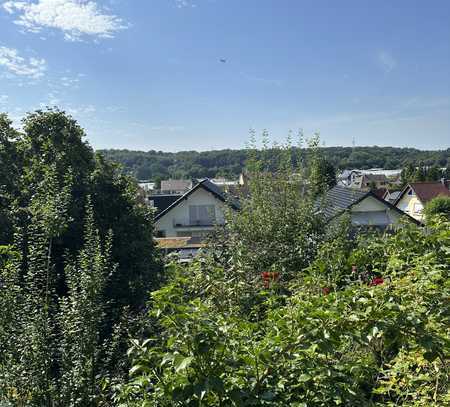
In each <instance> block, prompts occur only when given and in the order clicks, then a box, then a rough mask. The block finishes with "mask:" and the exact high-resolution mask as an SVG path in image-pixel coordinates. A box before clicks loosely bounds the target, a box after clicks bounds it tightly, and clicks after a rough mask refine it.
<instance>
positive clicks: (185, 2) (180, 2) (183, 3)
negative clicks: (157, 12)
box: [175, 0, 197, 8]
mask: <svg viewBox="0 0 450 407" xmlns="http://www.w3.org/2000/svg"><path fill="white" fill-rule="evenodd" d="M175 4H176V5H177V7H178V8H184V7H197V5H196V4H195V3H193V2H192V1H190V0H175Z"/></svg>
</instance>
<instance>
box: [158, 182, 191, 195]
mask: <svg viewBox="0 0 450 407" xmlns="http://www.w3.org/2000/svg"><path fill="white" fill-rule="evenodd" d="M192 187H193V182H192V180H190V179H168V180H163V181H161V193H162V194H184V193H185V192H186V191H188V190H190V189H191V188H192Z"/></svg>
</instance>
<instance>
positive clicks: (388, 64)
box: [376, 50, 397, 73]
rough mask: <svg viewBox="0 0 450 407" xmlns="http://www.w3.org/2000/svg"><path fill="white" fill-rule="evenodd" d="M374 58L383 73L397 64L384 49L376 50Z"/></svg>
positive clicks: (389, 70)
mask: <svg viewBox="0 0 450 407" xmlns="http://www.w3.org/2000/svg"><path fill="white" fill-rule="evenodd" d="M376 59H377V63H378V65H379V66H380V68H381V69H382V70H383V71H384V72H385V73H389V72H391V71H392V70H393V69H395V68H396V66H397V61H396V59H395V58H394V57H393V56H392V54H390V53H389V52H388V51H386V50H381V51H378V53H377V55H376Z"/></svg>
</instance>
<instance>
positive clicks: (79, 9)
mask: <svg viewBox="0 0 450 407" xmlns="http://www.w3.org/2000/svg"><path fill="white" fill-rule="evenodd" d="M3 8H4V9H5V10H6V11H7V12H8V13H10V14H13V15H15V16H16V20H15V21H14V22H15V23H16V24H18V25H20V26H22V27H23V28H24V29H25V30H27V31H30V32H34V33H37V32H41V31H42V30H43V29H44V28H50V29H56V30H61V31H62V32H63V33H64V38H65V39H66V40H69V41H80V40H81V39H82V38H83V37H84V36H90V37H95V38H112V37H113V36H114V33H115V32H116V31H119V30H122V29H125V28H127V25H126V24H124V22H123V21H122V19H120V18H119V17H117V16H115V15H111V14H106V13H105V12H104V11H102V10H101V9H100V7H99V6H98V5H97V3H96V2H95V1H91V0H37V1H7V2H5V3H3Z"/></svg>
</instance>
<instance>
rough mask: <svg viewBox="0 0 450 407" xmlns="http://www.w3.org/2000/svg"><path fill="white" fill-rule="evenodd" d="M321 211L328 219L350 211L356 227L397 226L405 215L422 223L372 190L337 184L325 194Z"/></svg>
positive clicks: (380, 227) (383, 227) (381, 227)
mask: <svg viewBox="0 0 450 407" xmlns="http://www.w3.org/2000/svg"><path fill="white" fill-rule="evenodd" d="M321 211H322V212H323V214H324V215H325V217H326V218H327V219H328V221H331V220H333V219H335V218H337V217H339V216H340V215H342V214H344V213H349V214H350V219H351V223H352V225H353V226H355V227H369V226H370V227H376V228H379V229H386V228H388V227H391V226H395V225H396V224H398V222H399V221H400V220H401V219H402V218H404V217H406V218H407V219H410V220H411V221H412V222H414V223H416V224H420V222H418V221H417V220H415V219H413V218H411V217H409V216H408V215H407V214H405V213H404V212H402V211H401V210H400V209H398V208H397V207H395V206H394V205H392V204H391V203H389V202H387V201H385V200H384V199H382V198H380V197H378V196H377V195H376V194H374V193H373V192H372V191H366V192H364V191H361V190H355V189H351V188H348V187H344V186H341V185H336V186H335V187H334V188H332V189H330V190H329V191H328V192H327V193H326V194H325V196H324V198H323V199H322V202H321Z"/></svg>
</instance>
